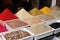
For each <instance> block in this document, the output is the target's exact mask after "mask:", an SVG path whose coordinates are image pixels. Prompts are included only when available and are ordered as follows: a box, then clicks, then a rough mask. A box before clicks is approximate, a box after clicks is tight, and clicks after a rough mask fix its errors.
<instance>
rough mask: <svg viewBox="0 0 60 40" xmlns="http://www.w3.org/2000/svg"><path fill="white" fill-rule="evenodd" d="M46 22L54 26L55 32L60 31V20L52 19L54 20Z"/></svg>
mask: <svg viewBox="0 0 60 40" xmlns="http://www.w3.org/2000/svg"><path fill="white" fill-rule="evenodd" d="M45 24H46V25H49V26H51V27H52V28H54V29H55V31H54V33H55V34H56V33H58V32H60V22H59V20H52V21H49V22H46V23H45Z"/></svg>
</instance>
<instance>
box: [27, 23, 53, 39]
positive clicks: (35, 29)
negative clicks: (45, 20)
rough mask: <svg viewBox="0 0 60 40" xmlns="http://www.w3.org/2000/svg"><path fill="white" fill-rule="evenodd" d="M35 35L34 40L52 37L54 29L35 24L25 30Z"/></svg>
mask: <svg viewBox="0 0 60 40" xmlns="http://www.w3.org/2000/svg"><path fill="white" fill-rule="evenodd" d="M27 29H28V30H30V31H31V32H32V33H33V34H34V35H35V37H34V38H35V40H38V39H41V38H44V37H46V36H49V35H52V34H53V31H54V29H53V28H52V27H50V26H47V25H45V24H36V25H31V27H29V28H27Z"/></svg>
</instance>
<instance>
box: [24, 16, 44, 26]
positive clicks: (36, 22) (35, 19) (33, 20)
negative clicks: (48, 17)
mask: <svg viewBox="0 0 60 40" xmlns="http://www.w3.org/2000/svg"><path fill="white" fill-rule="evenodd" d="M23 21H24V22H26V23H28V24H30V25H34V24H38V23H42V22H44V21H43V20H41V19H39V18H35V17H31V18H27V19H24V20H23Z"/></svg>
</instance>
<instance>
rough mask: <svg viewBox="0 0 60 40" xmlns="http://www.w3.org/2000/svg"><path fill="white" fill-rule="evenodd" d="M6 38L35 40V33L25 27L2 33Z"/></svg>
mask: <svg viewBox="0 0 60 40" xmlns="http://www.w3.org/2000/svg"><path fill="white" fill-rule="evenodd" d="M2 35H3V37H4V38H5V40H33V34H32V33H31V32H30V31H28V30H27V29H25V28H21V29H15V30H11V31H8V32H5V33H2Z"/></svg>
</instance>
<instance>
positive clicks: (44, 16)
mask: <svg viewBox="0 0 60 40" xmlns="http://www.w3.org/2000/svg"><path fill="white" fill-rule="evenodd" d="M36 17H37V18H39V19H42V20H44V21H49V20H54V19H55V17H53V16H51V15H48V14H43V15H39V16H36Z"/></svg>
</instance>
